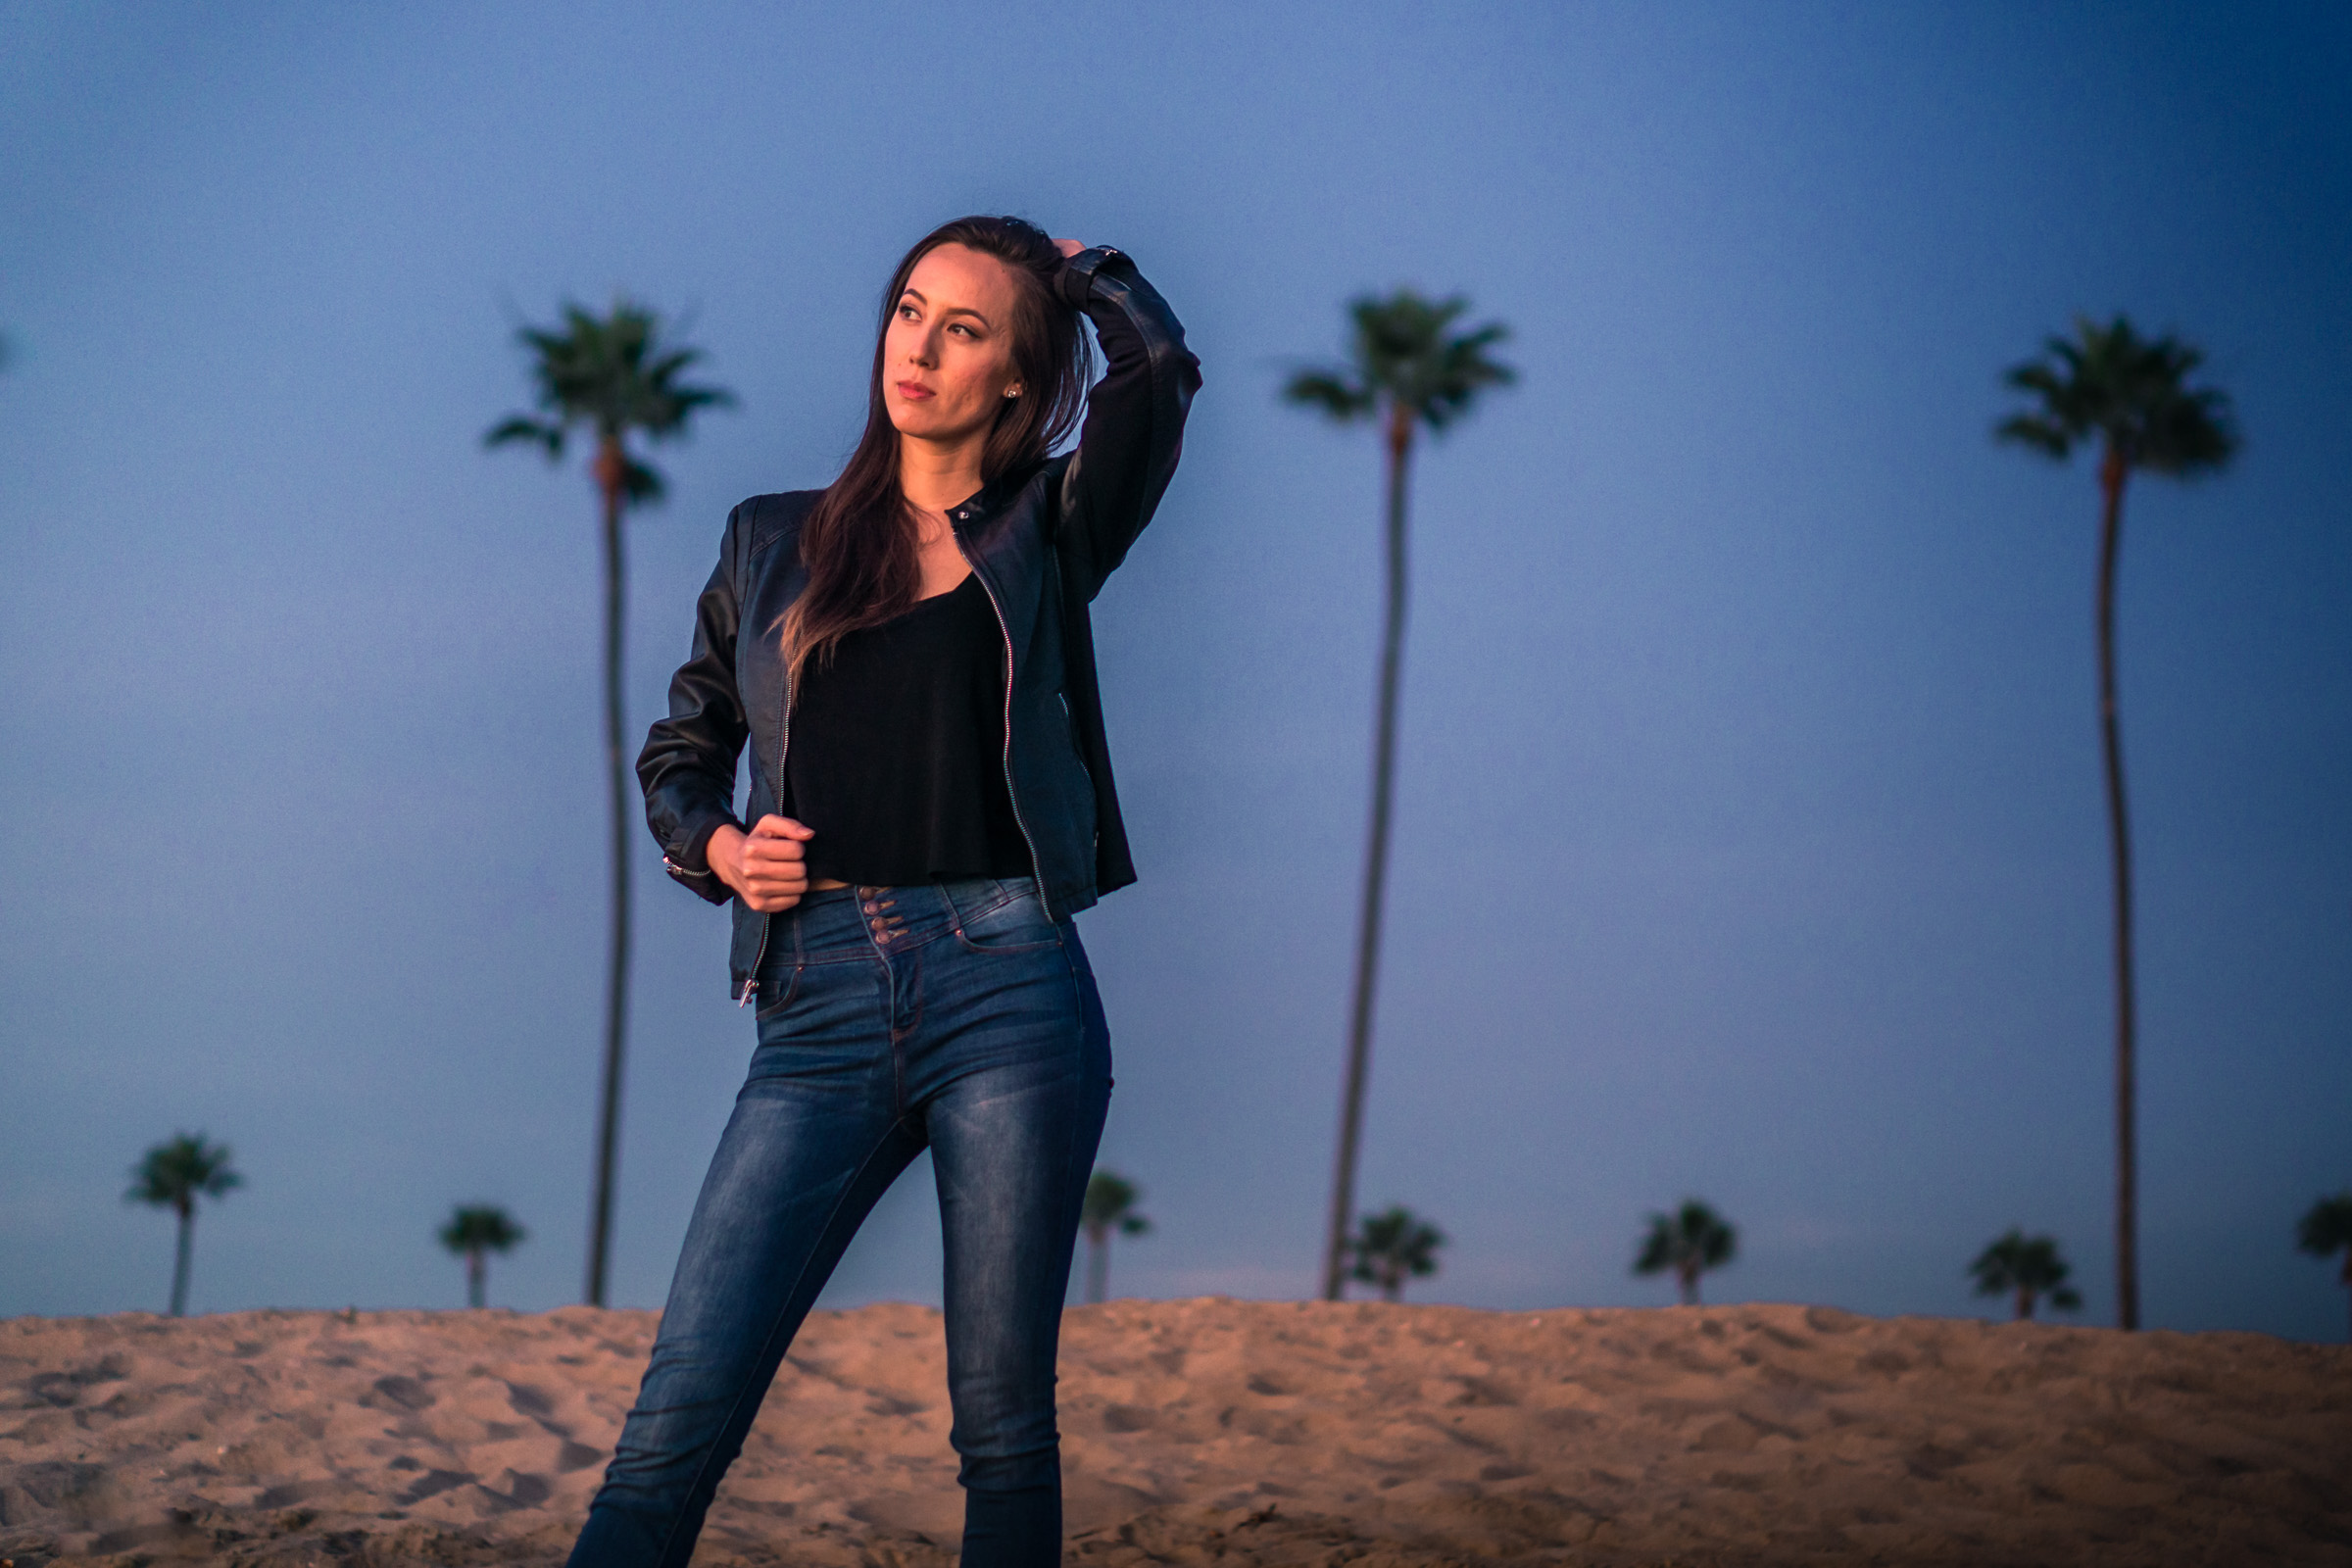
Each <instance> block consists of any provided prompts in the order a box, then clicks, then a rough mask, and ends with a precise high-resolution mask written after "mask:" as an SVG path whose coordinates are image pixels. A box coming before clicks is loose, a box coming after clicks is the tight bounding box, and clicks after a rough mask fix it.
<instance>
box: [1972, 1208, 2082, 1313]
mask: <svg viewBox="0 0 2352 1568" xmlns="http://www.w3.org/2000/svg"><path fill="white" fill-rule="evenodd" d="M1968 1272H1969V1273H1970V1274H1971V1275H1973V1276H1975V1278H1976V1282H1977V1294H1978V1295H1979V1296H2008V1297H2012V1298H2014V1299H2015V1300H2016V1302H2017V1320H2018V1321H2019V1322H2020V1323H2023V1322H2024V1321H2025V1320H2026V1319H2027V1318H2030V1317H2032V1316H2033V1315H2034V1301H2036V1300H2037V1299H2040V1298H2042V1297H2044V1296H2047V1297H2048V1298H2049V1299H2050V1304H2051V1305H2052V1306H2054V1307H2056V1308H2057V1309H2058V1310H2059V1311H2061V1312H2073V1311H2078V1310H2080V1309H2081V1307H2082V1296H2081V1295H2079V1294H2078V1293H2077V1292H2076V1290H2075V1288H2074V1287H2073V1286H2071V1285H2069V1284H2067V1283H2066V1277H2067V1276H2068V1275H2069V1274H2071V1273H2073V1272H2074V1270H2073V1268H2072V1267H2070V1266H2069V1265H2068V1263H2067V1261H2066V1259H2065V1258H2063V1257H2060V1256H2059V1255H2058V1241H2057V1238H2055V1237H2051V1236H2031V1237H2030V1236H2028V1235H2027V1234H2026V1233H2025V1232H2024V1231H2021V1230H2019V1229H2017V1228H2016V1227H2015V1226H2011V1227H2010V1229H2009V1232H2008V1234H2006V1235H2004V1236H2003V1237H2002V1238H2001V1239H2000V1240H1999V1241H1997V1242H1994V1243H1993V1244H1992V1245H1991V1246H1990V1247H1987V1248H1985V1250H1984V1251H1982V1252H1979V1253H1978V1254H1977V1260H1976V1261H1975V1262H1974V1263H1971V1264H1969V1265H1968Z"/></svg>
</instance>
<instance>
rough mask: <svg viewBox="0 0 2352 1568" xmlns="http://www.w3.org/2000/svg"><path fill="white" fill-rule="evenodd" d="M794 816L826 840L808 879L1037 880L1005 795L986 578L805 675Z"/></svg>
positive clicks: (857, 641)
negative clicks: (1034, 878)
mask: <svg viewBox="0 0 2352 1568" xmlns="http://www.w3.org/2000/svg"><path fill="white" fill-rule="evenodd" d="M783 805H784V814H785V815H786V816H789V817H792V818H794V819H796V820H798V821H800V822H803V823H806V824H807V825H808V826H809V828H811V829H813V830H814V832H815V835H816V836H815V837H814V838H812V839H810V840H809V852H808V853H809V877H810V879H811V880H821V879H824V878H833V879H836V880H839V881H843V882H852V883H858V884H863V885H868V886H877V887H896V886H903V885H906V884H909V883H922V882H930V881H934V880H939V879H943V878H953V877H960V876H994V877H1015V876H1030V875H1033V874H1034V868H1033V866H1032V865H1031V863H1030V856H1029V846H1028V843H1027V841H1026V840H1024V839H1023V838H1022V837H1021V827H1020V822H1019V820H1018V819H1017V818H1015V817H1014V815H1013V814H1012V797H1011V795H1010V793H1009V792H1008V791H1007V790H1006V789H1005V635H1004V632H1003V630H1002V629H1001V628H1000V627H999V626H998V624H997V614H996V611H995V610H994V609H993V608H991V606H990V604H989V601H988V590H987V589H985V588H983V587H982V586H981V585H980V579H979V578H978V577H976V576H969V575H967V576H966V577H965V578H964V579H963V581H962V582H961V583H960V584H958V585H957V586H956V587H955V588H953V589H951V590H949V591H948V592H947V593H944V594H937V595H934V596H933V597H931V598H929V599H925V600H921V601H918V602H917V603H916V604H915V606H914V608H912V609H911V610H908V611H907V613H904V614H902V615H899V616H897V617H895V618H893V619H891V620H886V621H884V622H883V623H882V624H880V625H879V626H867V627H863V628H861V629H860V630H858V631H854V632H852V633H850V634H849V635H848V636H847V637H844V638H843V639H842V640H841V641H840V642H838V643H836V644H835V645H834V647H833V657H832V658H831V660H829V661H827V662H825V663H824V664H823V666H822V667H821V668H820V667H818V665H817V664H815V663H814V662H811V663H810V665H809V668H808V669H807V670H805V671H804V672H803V674H802V677H801V688H800V691H799V692H798V693H797V694H796V695H795V697H794V700H793V705H792V739H791V745H790V746H789V748H788V749H787V755H786V757H785V761H784V803H783Z"/></svg>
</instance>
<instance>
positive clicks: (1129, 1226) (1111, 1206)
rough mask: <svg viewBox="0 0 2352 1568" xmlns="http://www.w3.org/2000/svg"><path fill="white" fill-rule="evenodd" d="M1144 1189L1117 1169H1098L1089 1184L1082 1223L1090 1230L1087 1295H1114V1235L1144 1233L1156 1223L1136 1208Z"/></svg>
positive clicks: (1096, 1297) (1094, 1297)
mask: <svg viewBox="0 0 2352 1568" xmlns="http://www.w3.org/2000/svg"><path fill="white" fill-rule="evenodd" d="M1143 1196H1144V1191H1143V1189H1142V1188H1140V1187H1138V1186H1136V1185H1135V1183H1133V1182H1131V1181H1129V1180H1128V1179H1127V1178H1126V1177H1124V1176H1121V1175H1120V1174H1118V1172H1116V1171H1109V1170H1098V1171H1096V1172H1095V1174H1094V1175H1093V1176H1092V1177H1091V1178H1089V1179H1088V1181H1087V1184H1086V1201H1085V1202H1084V1203H1083V1204H1082V1205H1081V1206H1080V1208H1079V1211H1078V1223H1079V1225H1080V1226H1082V1227H1083V1228H1084V1229H1085V1231H1086V1299H1088V1300H1090V1301H1096V1302H1100V1301H1102V1300H1103V1299H1104V1298H1105V1297H1107V1296H1108V1295H1109V1294H1110V1238H1111V1233H1112V1232H1114V1231H1115V1232H1117V1233H1118V1234H1119V1235H1121V1236H1142V1235H1144V1234H1146V1233H1147V1232H1149V1231H1150V1230H1151V1229H1152V1222H1151V1221H1150V1220H1148V1219H1146V1218H1145V1217H1144V1216H1143V1215H1141V1214H1139V1213H1137V1212H1136V1211H1135V1205H1136V1203H1137V1202H1138V1201H1141V1200H1142V1198H1143Z"/></svg>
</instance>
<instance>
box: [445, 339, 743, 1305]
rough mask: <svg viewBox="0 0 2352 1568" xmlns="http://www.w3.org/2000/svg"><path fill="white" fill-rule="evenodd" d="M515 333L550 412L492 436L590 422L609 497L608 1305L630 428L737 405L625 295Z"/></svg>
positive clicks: (600, 484) (649, 432) (625, 881)
mask: <svg viewBox="0 0 2352 1568" xmlns="http://www.w3.org/2000/svg"><path fill="white" fill-rule="evenodd" d="M515 336H516V338H517V339H519V340H520V342H521V343H522V346H523V347H524V348H526V349H528V350H529V351H530V354H531V357H532V358H531V379H532V381H533V383H534V384H535V392H536V395H535V397H534V400H533V401H535V402H536V403H537V404H538V406H539V409H540V412H541V415H543V416H544V417H532V416H530V415H525V414H517V415H513V416H510V417H507V418H505V419H502V420H501V421H499V423H498V424H496V425H495V426H493V427H492V428H491V430H490V431H489V433H488V434H487V435H485V436H484V437H483V438H482V439H483V443H484V444H485V445H487V446H493V447H498V446H505V445H507V444H508V443H510V442H525V443H528V444H530V445H534V446H538V447H542V448H544V449H545V450H546V452H547V456H548V461H550V462H551V463H552V462H554V461H556V460H557V459H560V458H561V457H563V456H564V442H565V439H566V437H567V436H568V435H569V434H570V431H571V427H572V426H573V425H575V424H576V425H584V426H586V427H587V428H588V430H589V431H590V432H591V433H592V435H593V437H594V439H595V442H596V452H595V455H594V456H593V457H591V458H590V459H589V462H588V472H589V476H590V477H591V478H593V479H594V480H595V481H596V488H597V493H598V494H599V495H600V496H601V497H602V498H603V501H604V534H603V539H604V578H605V583H604V586H605V761H606V768H607V772H608V774H609V783H610V786H611V788H610V793H611V798H612V817H613V822H612V828H613V835H612V857H613V888H612V891H613V919H612V949H611V955H610V958H609V962H608V967H607V972H606V987H605V1067H604V1083H603V1090H602V1093H601V1095H600V1097H599V1103H598V1110H597V1134H596V1199H595V1204H594V1214H593V1217H592V1218H591V1219H590V1221H589V1226H588V1304H589V1305H591V1306H602V1305H604V1304H605V1265H606V1259H607V1255H608V1250H609V1246H610V1243H611V1239H612V1230H613V1152H614V1149H615V1147H616V1145H617V1143H618V1140H619V1132H620V1063H621V1042H622V1038H623V1032H624V1030H625V1028H626V1025H627V1018H628V1000H629V853H628V852H629V828H628V822H629V816H630V811H629V785H628V764H627V760H626V758H625V756H624V754H623V752H622V749H621V748H622V744H623V740H622V728H621V711H620V670H621V618H620V612H621V604H622V599H623V581H622V578H623V566H622V561H621V552H620V517H621V514H622V513H623V512H624V511H626V510H627V509H628V508H630V507H632V506H642V505H644V504H646V503H648V502H652V501H658V500H660V499H661V496H662V489H663V485H662V475H661V474H659V473H658V472H656V471H655V470H654V469H653V468H651V467H649V466H646V465H645V464H643V463H640V462H638V461H637V459H635V458H634V457H632V456H630V454H629V448H628V438H629V435H630V432H632V431H642V432H643V433H644V435H645V437H646V439H648V440H650V441H666V440H669V439H671V438H673V437H677V436H681V435H683V434H685V432H686V427H687V423H688V421H689V420H690V419H691V418H692V417H693V415H694V412H695V410H697V409H701V408H707V407H718V406H724V405H727V404H731V403H733V402H734V401H735V399H734V396H733V395H732V394H731V393H728V392H726V391H724V390H722V389H720V388H717V387H703V386H689V385H687V384H686V383H684V382H683V381H681V380H680V379H679V376H680V375H682V374H683V373H684V371H685V370H686V368H687V367H689V366H691V365H693V364H694V363H695V361H697V360H699V359H701V358H702V354H701V352H700V351H699V350H696V349H688V348H678V347H675V346H674V345H672V344H670V343H667V342H665V341H663V339H662V324H661V321H660V319H658V318H657V317H656V316H655V315H654V314H653V313H652V312H651V311H648V310H645V309H644V308H642V307H640V306H637V305H632V304H630V303H629V302H628V301H627V300H619V301H615V302H614V304H613V310H612V314H611V315H609V316H605V317H601V318H600V317H596V316H592V315H590V314H589V313H588V312H587V311H585V310H582V309H581V308H580V307H579V306H577V305H569V304H567V305H565V306H564V327H563V329H562V330H561V331H551V330H547V329H543V328H540V327H535V326H526V327H523V328H521V329H519V330H518V331H517V332H516V333H515Z"/></svg>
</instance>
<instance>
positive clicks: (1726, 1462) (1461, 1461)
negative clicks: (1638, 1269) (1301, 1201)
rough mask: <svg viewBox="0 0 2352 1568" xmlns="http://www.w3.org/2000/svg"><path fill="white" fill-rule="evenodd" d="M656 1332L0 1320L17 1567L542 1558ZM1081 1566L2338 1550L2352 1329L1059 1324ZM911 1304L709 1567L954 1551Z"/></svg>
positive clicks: (751, 1447) (1448, 1317) (845, 1328)
mask: <svg viewBox="0 0 2352 1568" xmlns="http://www.w3.org/2000/svg"><path fill="white" fill-rule="evenodd" d="M653 1330H654V1315H653V1314H651V1313H648V1312H617V1311H596V1310H592V1309H589V1308H584V1307H575V1308H565V1309H564V1310H561V1311H556V1312H549V1313H545V1314H538V1315H520V1314H515V1313H508V1312H498V1311H491V1312H358V1313H350V1314H346V1313H321V1312H240V1313H229V1314H224V1315H221V1316H214V1317H202V1318H191V1319H185V1320H179V1321H173V1320H170V1319H166V1318H159V1317H154V1316H148V1315H144V1314H132V1315H123V1316H117V1317H103V1318H78V1319H43V1318H19V1319H13V1320H10V1321H8V1322H5V1323H0V1556H5V1557H7V1558H10V1559H13V1562H14V1564H15V1568H46V1565H52V1564H57V1565H62V1564H69V1563H80V1562H90V1561H109V1562H113V1563H116V1564H121V1565H123V1568H129V1565H132V1564H137V1563H150V1562H167V1561H174V1560H204V1561H216V1562H224V1563H254V1564H262V1563H268V1564H297V1563H300V1564H314V1563H317V1564H325V1563H361V1564H392V1563H428V1562H429V1563H437V1564H476V1563H517V1564H521V1563H528V1564H542V1563H544V1564H555V1563H559V1562H561V1560H562V1558H563V1555H564V1550H565V1549H566V1547H567V1546H568V1544H569V1540H570V1536H571V1533H572V1531H573V1530H574V1529H575V1528H576V1527H577V1525H578V1522H579V1520H580V1518H581V1516H582V1514H583V1513H584V1511H585V1509H586V1507H587V1503H588V1498H589V1495H590V1494H591V1492H592V1491H593V1490H594V1488H595V1486H596V1483H597V1480H598V1477H599V1475H600V1473H601V1470H602V1465H603V1460H604V1458H605V1455H606V1453H607V1450H608V1446H609V1445H610V1444H611V1442H612V1439H613V1433H614V1432H615V1430H616V1429H617V1427H618V1425H619V1422H620V1418H621V1415H622V1412H623V1411H624V1410H625V1409H626V1407H627V1405H628V1401H629V1398H630V1396H631V1395H632V1393H633V1392H634V1389H635V1386H636V1382H637V1377H638V1373H639V1370H640V1368H641V1366H642V1364H643V1357H644V1355H645V1352H646V1348H647V1347H648V1345H649V1344H650V1343H651V1339H652V1335H653ZM1063 1344H1064V1349H1063V1369H1062V1430H1063V1434H1064V1449H1063V1451H1064V1467H1065V1473H1066V1476H1067V1494H1068V1526H1069V1533H1070V1546H1069V1555H1070V1557H1071V1559H1072V1560H1073V1561H1076V1562H1081V1563H1100V1564H1105V1565H1120V1568H1124V1565H1128V1564H1143V1563H1163V1562H1164V1563H1195V1562H1198V1563H1209V1562H1216V1563H1224V1564H1232V1565H1245V1564H1257V1563H1269V1564H1270V1563H1331V1564H1337V1563H1352V1564H1361V1565H1365V1568H1380V1565H1387V1564H1408V1563H1409V1564H1424V1563H1426V1564H1437V1563H1450V1564H1462V1563H1485V1562H1530V1563H1534V1562H1542V1563H1562V1564H1568V1563H1574V1564H1660V1563H1668V1562H1671V1563H1674V1564H1678V1565H1705V1564H1762V1563H1904V1564H1907V1563H1933V1564H1943V1563H1949V1564H1969V1565H1972V1568H1985V1565H2000V1564H2058V1563H2085V1564H2088V1563H2098V1564H2105V1565H2114V1564H2132V1563H2211V1564H2250V1563H2352V1350H2347V1349H2344V1348H2333V1347H2321V1346H2307V1345H2296V1344H2290V1343H2286V1342H2283V1341H2278V1340H2274V1339H2270V1338H2267V1337H2263V1336H2259V1335H2251V1334H2201V1335H2180V1334H2168V1333H2149V1334H2140V1335H2133V1336H2126V1335H2122V1334H2118V1333H2114V1332H2111V1331H2107V1330H2099V1329H2082V1328H2070V1327H2060V1326H2049V1325H2041V1324H2017V1325H2009V1324H2002V1325H1992V1324H1985V1323H1980V1322H1976V1321H1971V1320H1953V1319H1933V1318H1903V1319H1893V1320H1881V1319H1873V1318H1865V1317H1857V1316H1853V1315H1851V1314H1848V1313H1844V1312H1838V1311H1834V1310H1830V1309H1828V1308H1823V1307H1804V1306H1783V1305H1769V1306H1730V1307H1707V1308H1672V1309H1656V1310H1605V1311H1582V1310H1557V1311H1546V1312H1535V1313H1526V1312H1520V1313H1498V1312H1486V1311H1473V1310H1468V1309H1464V1308H1455V1307H1441V1306H1388V1305H1381V1304H1372V1303H1348V1304H1345V1305H1327V1304H1323V1303H1268V1302H1241V1301H1230V1300H1222V1299H1207V1300H1193V1301H1121V1302H1114V1303H1112V1304H1110V1305H1108V1306H1102V1307H1087V1308H1080V1309H1076V1310H1073V1311H1072V1312H1071V1313H1070V1315H1069V1318H1068V1320H1067V1325H1066V1329H1065V1333H1064V1342H1063ZM947 1433H948V1409H947V1401H946V1397H945V1394H944V1388H943V1349H942V1344H941V1337H940V1321H939V1316H938V1314H937V1313H936V1312H933V1311H931V1310H928V1309H926V1308H921V1307H915V1306H905V1305H881V1306H869V1307H864V1308H860V1309H858V1310H857V1311H852V1312H842V1313H820V1314H818V1315H817V1316H815V1317H813V1318H811V1319H810V1321H809V1326H808V1329H807V1330H806V1332H805V1333H804V1334H803V1336H802V1338H801V1341H800V1343H799V1344H798V1345H797V1346H796V1348H795V1349H794V1353H793V1355H792V1358H791V1360H790V1362H789V1363H788V1364H787V1366H786V1368H785V1370H784V1372H783V1374H782V1375H781V1376H780V1377H779V1378H778V1380H777V1384H776V1388H775V1391H774V1393H773V1394H772V1395H771V1396H770V1397H769V1398H768V1402H767V1405H766V1408H765V1409H764V1410H763V1412H762V1413H761V1415H760V1423H759V1425H758V1427H757V1428H756V1429H755V1430H754V1432H753V1434H752V1437H751V1440H750V1442H749V1444H748V1445H747V1446H746V1448H745V1450H744V1455H743V1458H742V1460H741V1461H740V1462H739V1463H738V1464H737V1465H736V1467H735V1469H734V1470H733V1471H732V1472H731V1473H730V1475H729V1476H728V1478H727V1482H726V1484H725V1485H724V1486H723V1487H722V1488H721V1490H720V1492H719V1496H718V1501H717V1504H716V1505H715V1507H714V1508H713V1509H712V1512H711V1523H710V1528H709V1531H708V1532H707V1534H706V1535H705V1537H704V1541H703V1545H702V1548H701V1550H700V1552H699V1554H698V1556H697V1557H696V1561H697V1563H700V1564H722V1563H746V1564H750V1563H781V1562H793V1563H810V1564H868V1563H871V1564H892V1565H909V1568H911V1565H917V1564H921V1565H932V1564H944V1563H948V1562H951V1561H953V1559H954V1547H955V1542H956V1530H957V1523H958V1520H959V1518H960V1508H961V1499H960V1496H959V1495H958V1493H957V1491H956V1484H955V1459H954V1454H953V1452H952V1451H951V1450H950V1448H949V1446H948V1439H947Z"/></svg>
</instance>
